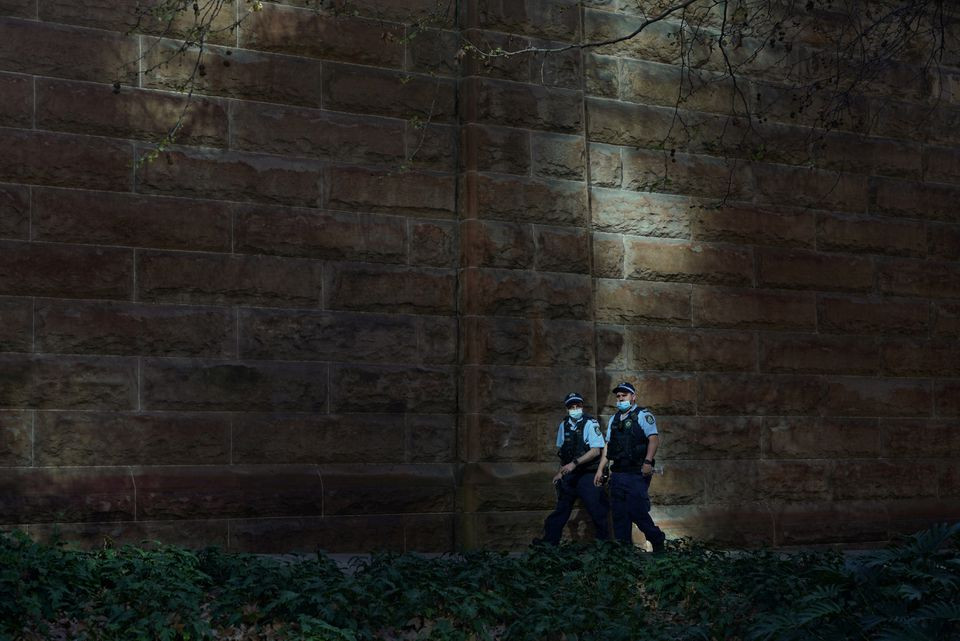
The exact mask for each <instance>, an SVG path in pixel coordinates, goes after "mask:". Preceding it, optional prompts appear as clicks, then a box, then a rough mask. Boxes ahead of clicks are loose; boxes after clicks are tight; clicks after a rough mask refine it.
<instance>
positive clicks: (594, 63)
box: [583, 52, 620, 98]
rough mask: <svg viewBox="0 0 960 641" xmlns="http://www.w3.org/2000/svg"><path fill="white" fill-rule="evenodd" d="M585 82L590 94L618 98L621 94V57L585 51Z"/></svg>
mask: <svg viewBox="0 0 960 641" xmlns="http://www.w3.org/2000/svg"><path fill="white" fill-rule="evenodd" d="M585 53H586V55H585V56H584V61H583V63H584V66H583V74H584V82H585V84H586V91H587V95H588V96H597V97H600V98H616V97H618V96H619V95H620V59H619V58H616V57H614V56H601V55H599V54H596V53H590V52H585Z"/></svg>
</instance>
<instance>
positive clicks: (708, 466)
mask: <svg viewBox="0 0 960 641" xmlns="http://www.w3.org/2000/svg"><path fill="white" fill-rule="evenodd" d="M758 467H759V461H754V460H746V459H744V460H739V461H717V460H713V461H701V462H700V470H701V474H703V475H704V477H705V482H706V488H707V491H706V496H705V497H704V501H703V503H708V504H709V503H726V504H730V505H742V504H744V503H751V502H753V501H759V500H764V496H763V490H762V488H761V487H760V478H759V476H760V475H759V469H758Z"/></svg>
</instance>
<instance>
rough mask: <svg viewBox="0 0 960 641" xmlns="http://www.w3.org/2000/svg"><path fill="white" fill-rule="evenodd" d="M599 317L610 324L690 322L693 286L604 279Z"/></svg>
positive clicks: (599, 293)
mask: <svg viewBox="0 0 960 641" xmlns="http://www.w3.org/2000/svg"><path fill="white" fill-rule="evenodd" d="M595 306H596V314H597V320H600V321H605V322H609V323H640V324H657V325H680V326H686V325H689V324H690V285H683V284H673V283H644V282H638V281H623V280H611V279H600V280H598V281H597V286H596V302H595Z"/></svg>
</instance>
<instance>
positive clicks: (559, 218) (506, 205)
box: [464, 175, 587, 226]
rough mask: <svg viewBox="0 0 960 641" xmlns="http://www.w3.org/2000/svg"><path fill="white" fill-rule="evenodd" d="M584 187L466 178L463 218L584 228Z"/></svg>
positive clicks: (585, 215)
mask: <svg viewBox="0 0 960 641" xmlns="http://www.w3.org/2000/svg"><path fill="white" fill-rule="evenodd" d="M586 196H587V194H586V190H585V189H584V186H583V183H578V182H571V181H566V180H553V181H546V180H523V179H519V178H508V177H505V176H496V177H494V176H478V175H473V176H468V177H467V186H466V193H465V194H464V197H465V198H466V199H467V200H466V208H465V209H466V214H467V215H468V217H470V218H473V217H479V218H486V219H493V220H507V221H516V222H534V223H541V224H547V225H577V226H583V225H585V223H586V220H587V197H586Z"/></svg>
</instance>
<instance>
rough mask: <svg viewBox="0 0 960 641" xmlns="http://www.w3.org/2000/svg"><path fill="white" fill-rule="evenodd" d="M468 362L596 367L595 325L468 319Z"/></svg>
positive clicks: (466, 334) (466, 341) (465, 327)
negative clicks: (594, 352) (594, 356)
mask: <svg viewBox="0 0 960 641" xmlns="http://www.w3.org/2000/svg"><path fill="white" fill-rule="evenodd" d="M464 322H465V325H464V337H463V340H464V350H465V351H464V360H465V362H467V363H471V364H491V365H530V366H543V367H549V366H558V365H573V366H583V365H587V366H591V365H593V351H594V347H593V344H594V338H593V325H592V323H590V322H589V321H578V320H571V321H567V320H528V319H520V318H495V317H489V316H481V317H471V318H467V319H465V321H464Z"/></svg>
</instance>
